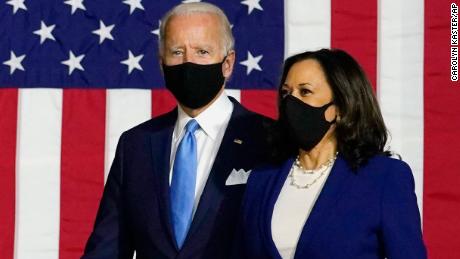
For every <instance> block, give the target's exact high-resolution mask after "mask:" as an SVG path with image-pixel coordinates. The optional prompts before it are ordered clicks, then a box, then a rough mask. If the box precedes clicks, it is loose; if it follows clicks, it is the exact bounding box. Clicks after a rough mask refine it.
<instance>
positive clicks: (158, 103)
mask: <svg viewBox="0 0 460 259" xmlns="http://www.w3.org/2000/svg"><path fill="white" fill-rule="evenodd" d="M174 106H176V99H174V96H173V95H172V94H171V93H170V92H169V91H168V90H166V89H155V90H152V117H157V116H158V115H161V114H164V113H166V112H169V111H170V110H171V109H172V108H174Z"/></svg>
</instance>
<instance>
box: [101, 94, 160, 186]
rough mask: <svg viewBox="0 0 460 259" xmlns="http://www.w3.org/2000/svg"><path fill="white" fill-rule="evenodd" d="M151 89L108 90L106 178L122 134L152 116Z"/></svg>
mask: <svg viewBox="0 0 460 259" xmlns="http://www.w3.org/2000/svg"><path fill="white" fill-rule="evenodd" d="M151 103H152V95H151V91H150V90H144V89H121V90H113V89H110V90H107V115H106V121H107V126H106V142H105V143H106V149H105V154H106V157H105V179H107V175H108V173H109V170H110V165H111V164H112V161H113V158H114V157H115V149H116V147H117V143H118V139H119V138H120V136H121V134H122V133H123V132H124V131H125V130H128V129H129V128H132V127H134V126H136V125H137V124H139V123H141V122H144V121H146V120H148V119H150V118H151V117H152V104H151Z"/></svg>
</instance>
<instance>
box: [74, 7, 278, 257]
mask: <svg viewBox="0 0 460 259" xmlns="http://www.w3.org/2000/svg"><path fill="white" fill-rule="evenodd" d="M161 25H162V26H161V28H160V44H159V48H160V59H161V60H160V63H161V66H162V69H163V74H164V77H165V82H166V87H167V88H168V89H169V90H170V91H171V92H172V93H173V95H174V96H175V98H176V100H177V102H178V103H179V105H178V107H176V109H174V110H173V111H171V112H169V113H167V114H165V115H163V116H160V117H158V118H155V119H152V120H149V121H147V122H144V123H142V124H140V125H138V126H136V127H134V128H133V129H130V130H128V131H126V132H125V133H123V134H122V136H121V137H120V141H119V143H118V147H117V152H116V155H115V159H114V161H113V164H112V167H111V170H110V174H109V177H108V180H107V183H106V186H105V190H104V194H103V197H102V200H101V204H100V208H99V211H98V215H97V218H96V223H95V226H94V230H93V232H92V234H91V236H90V238H89V240H88V243H87V245H86V249H85V254H84V255H83V258H86V259H87V258H98V259H101V258H111V259H112V258H132V257H133V253H134V252H136V256H137V258H225V257H228V255H229V254H230V250H231V247H232V242H233V240H232V238H233V235H234V230H235V226H236V223H237V221H238V213H239V207H240V202H241V198H242V195H243V192H244V188H245V185H244V183H245V180H246V179H247V176H248V173H249V171H250V170H251V169H252V168H253V167H254V166H256V165H257V164H258V163H259V162H262V161H263V160H264V159H265V157H266V154H265V152H266V150H267V149H266V147H265V144H264V143H265V129H266V127H265V126H264V125H266V124H267V123H269V122H270V121H269V120H268V119H267V118H265V117H262V116H260V115H257V114H255V113H252V112H249V111H247V110H246V109H244V108H243V107H242V106H241V105H240V104H239V103H238V102H236V101H235V100H234V99H232V98H229V97H228V96H227V95H226V94H225V92H224V85H225V81H226V80H227V79H228V78H229V77H230V75H231V73H232V70H233V66H234V63H235V51H234V50H233V36H232V33H231V29H230V25H229V22H228V20H227V18H226V16H225V15H224V13H223V12H222V11H221V10H220V9H219V8H217V7H216V6H214V5H211V4H208V3H189V4H181V5H178V6H176V7H175V8H173V9H172V10H171V11H169V12H168V13H167V14H166V15H165V16H164V18H163V20H162V22H161Z"/></svg>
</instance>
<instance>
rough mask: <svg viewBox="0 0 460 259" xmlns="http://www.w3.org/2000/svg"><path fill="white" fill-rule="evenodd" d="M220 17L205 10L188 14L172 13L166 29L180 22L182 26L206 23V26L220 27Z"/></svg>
mask: <svg viewBox="0 0 460 259" xmlns="http://www.w3.org/2000/svg"><path fill="white" fill-rule="evenodd" d="M220 22H221V21H220V19H219V16H217V14H214V13H204V12H193V13H187V14H174V15H172V16H171V17H170V18H169V19H168V21H167V23H166V24H165V25H166V28H165V29H166V30H168V29H169V28H170V27H171V24H176V23H179V24H181V26H186V27H192V26H197V25H202V26H203V25H205V26H206V27H209V28H212V27H214V26H215V27H218V26H219V25H220Z"/></svg>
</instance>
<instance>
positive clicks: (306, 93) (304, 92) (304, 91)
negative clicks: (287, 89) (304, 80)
mask: <svg viewBox="0 0 460 259" xmlns="http://www.w3.org/2000/svg"><path fill="white" fill-rule="evenodd" d="M310 93H311V91H310V90H308V89H305V88H304V89H300V95H302V96H305V95H308V94H310Z"/></svg>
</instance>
